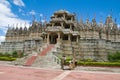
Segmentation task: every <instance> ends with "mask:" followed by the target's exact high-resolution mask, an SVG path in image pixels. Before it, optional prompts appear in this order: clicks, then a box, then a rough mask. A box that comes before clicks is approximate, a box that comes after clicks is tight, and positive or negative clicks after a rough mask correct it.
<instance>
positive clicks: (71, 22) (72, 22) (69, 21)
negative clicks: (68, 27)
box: [64, 20, 74, 24]
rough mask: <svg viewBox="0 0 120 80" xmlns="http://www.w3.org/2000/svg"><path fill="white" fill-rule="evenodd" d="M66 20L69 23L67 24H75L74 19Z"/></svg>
mask: <svg viewBox="0 0 120 80" xmlns="http://www.w3.org/2000/svg"><path fill="white" fill-rule="evenodd" d="M64 21H65V23H67V24H74V21H73V20H64Z"/></svg>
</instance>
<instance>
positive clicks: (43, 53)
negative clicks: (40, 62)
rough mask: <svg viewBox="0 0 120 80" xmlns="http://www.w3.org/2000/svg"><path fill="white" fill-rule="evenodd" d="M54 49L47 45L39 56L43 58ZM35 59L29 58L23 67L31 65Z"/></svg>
mask: <svg viewBox="0 0 120 80" xmlns="http://www.w3.org/2000/svg"><path fill="white" fill-rule="evenodd" d="M53 47H54V45H48V47H47V48H45V49H44V50H43V51H42V52H41V53H40V56H45V55H46V54H47V53H48V52H49V51H50V50H51V49H52V48H53ZM36 58H37V56H31V57H30V58H29V59H28V60H27V62H26V63H25V64H24V66H31V65H32V64H33V62H34V61H35V59H36Z"/></svg>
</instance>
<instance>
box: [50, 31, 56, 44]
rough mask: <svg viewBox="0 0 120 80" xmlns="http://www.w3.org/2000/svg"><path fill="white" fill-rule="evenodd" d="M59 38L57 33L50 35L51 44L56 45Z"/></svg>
mask: <svg viewBox="0 0 120 80" xmlns="http://www.w3.org/2000/svg"><path fill="white" fill-rule="evenodd" d="M57 38H58V35H57V34H56V33H52V34H51V35H50V38H49V40H50V44H56V43H57Z"/></svg>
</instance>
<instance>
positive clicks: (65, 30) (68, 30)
mask: <svg viewBox="0 0 120 80" xmlns="http://www.w3.org/2000/svg"><path fill="white" fill-rule="evenodd" d="M62 31H63V33H66V34H68V33H71V32H72V31H71V29H62Z"/></svg>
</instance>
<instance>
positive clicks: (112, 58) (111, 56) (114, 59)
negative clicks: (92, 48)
mask: <svg viewBox="0 0 120 80" xmlns="http://www.w3.org/2000/svg"><path fill="white" fill-rule="evenodd" d="M108 60H109V61H111V62H117V61H120V52H116V53H111V54H109V55H108Z"/></svg>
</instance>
